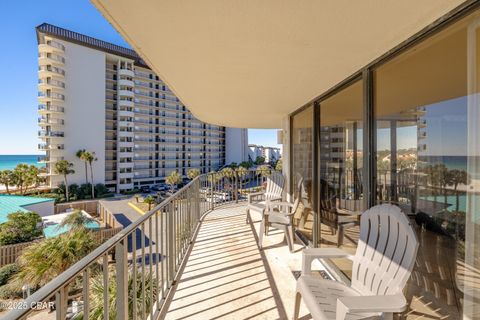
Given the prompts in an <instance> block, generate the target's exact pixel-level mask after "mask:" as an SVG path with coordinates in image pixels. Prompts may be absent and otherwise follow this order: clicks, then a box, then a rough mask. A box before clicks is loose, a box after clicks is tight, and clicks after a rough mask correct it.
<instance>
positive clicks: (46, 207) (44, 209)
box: [24, 200, 55, 217]
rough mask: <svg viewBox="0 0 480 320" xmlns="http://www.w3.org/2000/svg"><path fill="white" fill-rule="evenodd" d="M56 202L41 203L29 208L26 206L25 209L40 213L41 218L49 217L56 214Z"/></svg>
mask: <svg viewBox="0 0 480 320" xmlns="http://www.w3.org/2000/svg"><path fill="white" fill-rule="evenodd" d="M54 203H55V202H54V201H53V200H52V201H46V202H40V203H36V204H32V205H29V206H24V208H25V209H27V210H29V211H32V212H35V213H38V214H39V215H40V216H41V217H45V216H49V215H52V214H54V213H55V205H54Z"/></svg>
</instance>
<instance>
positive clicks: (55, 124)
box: [38, 117, 65, 127]
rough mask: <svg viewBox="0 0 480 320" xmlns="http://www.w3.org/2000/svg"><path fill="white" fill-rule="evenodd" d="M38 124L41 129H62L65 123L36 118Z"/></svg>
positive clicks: (52, 119) (61, 120)
mask: <svg viewBox="0 0 480 320" xmlns="http://www.w3.org/2000/svg"><path fill="white" fill-rule="evenodd" d="M38 124H39V125H40V126H41V127H46V126H53V127H63V125H64V124H65V121H64V120H63V119H56V118H46V117H40V118H38Z"/></svg>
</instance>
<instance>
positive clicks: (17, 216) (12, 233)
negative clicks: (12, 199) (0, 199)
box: [0, 211, 42, 246]
mask: <svg viewBox="0 0 480 320" xmlns="http://www.w3.org/2000/svg"><path fill="white" fill-rule="evenodd" d="M7 219H8V220H7V221H6V222H4V223H2V224H0V245H2V246H4V245H8V244H15V243H21V242H28V241H32V240H34V239H35V238H38V237H40V236H41V235H42V228H41V223H42V218H40V216H39V215H38V214H36V213H35V212H22V211H18V212H13V213H10V214H9V215H8V216H7Z"/></svg>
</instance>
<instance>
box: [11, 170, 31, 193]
mask: <svg viewBox="0 0 480 320" xmlns="http://www.w3.org/2000/svg"><path fill="white" fill-rule="evenodd" d="M28 169H29V168H28V165H27V164H25V163H19V164H17V166H16V167H15V169H13V174H14V175H15V186H16V187H17V190H18V191H20V194H22V195H23V194H24V193H25V189H24V188H26V187H27V185H28V183H29V172H28Z"/></svg>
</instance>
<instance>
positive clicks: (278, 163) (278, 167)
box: [275, 159, 283, 171]
mask: <svg viewBox="0 0 480 320" xmlns="http://www.w3.org/2000/svg"><path fill="white" fill-rule="evenodd" d="M282 169H283V162H282V159H279V160H278V161H277V163H276V164H275V170H277V171H282Z"/></svg>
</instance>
